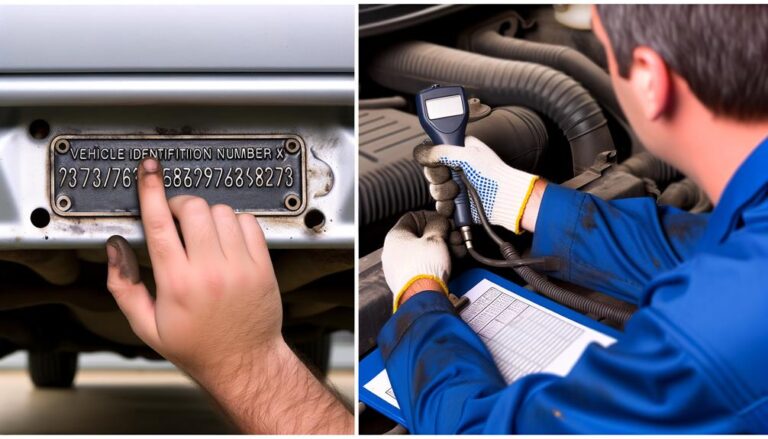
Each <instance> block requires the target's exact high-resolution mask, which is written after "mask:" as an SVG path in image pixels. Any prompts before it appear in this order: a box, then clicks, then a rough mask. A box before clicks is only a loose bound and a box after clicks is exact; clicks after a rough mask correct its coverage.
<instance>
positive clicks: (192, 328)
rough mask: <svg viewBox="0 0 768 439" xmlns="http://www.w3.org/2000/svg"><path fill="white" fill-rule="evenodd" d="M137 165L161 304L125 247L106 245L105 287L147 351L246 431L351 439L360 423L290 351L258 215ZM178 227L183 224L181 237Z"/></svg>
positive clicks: (156, 166)
mask: <svg viewBox="0 0 768 439" xmlns="http://www.w3.org/2000/svg"><path fill="white" fill-rule="evenodd" d="M161 169H162V168H161V166H160V163H159V162H158V161H157V160H156V159H153V158H146V159H144V160H143V161H142V162H141V165H140V166H139V176H138V191H139V203H140V206H141V213H142V215H141V220H142V223H143V225H144V232H145V236H146V239H147V247H148V249H149V256H150V258H151V260H152V270H153V272H154V282H155V285H156V294H155V296H156V297H153V296H152V295H151V294H150V292H149V289H148V288H147V286H146V285H145V284H144V283H143V282H142V281H141V279H140V278H139V266H138V263H137V261H136V255H135V254H134V252H133V250H132V249H131V247H130V246H129V245H128V243H127V242H126V240H125V239H123V238H122V237H119V236H113V237H111V238H109V240H108V241H107V246H106V247H107V256H108V259H109V266H108V278H107V287H108V288H109V291H110V292H112V295H113V296H114V298H115V300H116V301H117V304H118V306H119V307H120V309H121V310H122V311H123V313H124V314H125V315H126V317H127V318H128V322H129V323H130V324H131V328H132V329H133V331H134V332H135V333H136V335H137V336H138V337H139V338H141V339H142V340H143V341H144V342H145V343H147V345H149V346H150V347H151V348H153V349H154V350H155V351H157V352H158V353H160V354H161V355H162V356H163V357H165V358H167V359H168V360H169V361H171V362H173V363H174V364H175V365H176V366H178V367H179V368H180V369H182V370H184V371H185V372H187V373H188V374H189V375H190V376H191V377H192V378H193V379H194V380H195V381H197V382H198V383H199V384H200V385H201V386H202V387H203V388H204V389H205V390H207V391H208V392H209V393H210V394H211V396H213V398H214V399H215V400H216V401H217V402H218V404H219V405H220V406H221V407H222V408H223V409H224V411H225V412H226V413H227V414H228V415H229V416H230V417H231V418H232V419H233V420H234V422H235V423H236V424H237V425H238V426H239V427H240V428H241V429H242V430H243V431H245V432H249V433H269V434H278V433H292V434H352V433H354V417H353V416H352V414H351V412H350V411H349V410H348V409H347V408H346V407H345V406H344V404H342V402H341V401H340V400H339V399H338V398H337V397H336V396H335V395H334V394H333V393H332V392H331V391H330V390H328V389H327V388H326V387H325V386H323V384H322V383H321V382H319V381H318V380H317V379H316V378H315V377H314V375H313V374H312V373H311V372H310V370H309V369H307V367H306V366H305V365H304V364H303V363H302V362H301V361H300V360H299V358H298V357H297V356H296V355H295V354H294V353H293V352H292V351H291V349H290V348H289V347H288V345H287V344H286V342H285V341H284V339H283V336H282V334H281V327H282V321H283V311H282V303H281V300H280V291H279V289H278V285H277V280H276V279H275V274H274V270H273V268H272V261H271V260H270V257H269V251H268V250H267V244H266V241H265V240H264V234H263V233H262V231H261V228H260V227H259V224H258V222H257V221H256V218H255V217H254V216H252V215H247V214H242V215H236V214H235V212H234V211H233V210H232V209H231V208H230V207H229V206H225V205H215V206H211V207H209V206H208V203H206V202H205V200H203V199H202V198H198V197H193V196H188V195H180V196H176V197H173V198H171V199H170V200H166V196H165V189H164V187H163V176H162V172H161ZM174 218H176V219H177V220H178V223H179V226H180V229H181V236H180V235H179V232H178V231H177V228H176V224H175V223H174Z"/></svg>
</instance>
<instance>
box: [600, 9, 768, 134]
mask: <svg viewBox="0 0 768 439" xmlns="http://www.w3.org/2000/svg"><path fill="white" fill-rule="evenodd" d="M597 11H598V14H599V16H600V21H601V22H602V24H603V27H604V28H605V31H606V33H607V34H608V38H609V39H610V41H611V46H612V47H613V52H614V53H615V55H616V61H617V63H618V67H619V73H620V74H621V76H623V77H627V76H628V75H629V68H630V65H631V63H632V52H633V51H634V49H635V48H636V47H638V46H647V47H649V48H651V49H653V50H654V51H656V52H657V53H658V54H659V55H660V56H661V57H662V58H663V59H664V61H665V62H666V63H667V65H669V67H670V68H671V69H672V70H674V71H675V72H676V73H677V74H679V75H680V76H681V77H682V78H684V79H685V80H686V81H687V82H688V85H689V87H690V88H691V91H692V92H693V94H694V95H696V97H697V98H698V99H699V101H701V102H702V103H703V104H704V105H705V106H706V107H707V108H709V109H710V110H711V111H713V112H714V113H715V114H717V115H721V116H727V117H733V118H736V119H741V120H759V119H764V118H766V117H768V5H598V6H597Z"/></svg>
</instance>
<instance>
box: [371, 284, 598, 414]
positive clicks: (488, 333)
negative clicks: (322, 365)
mask: <svg viewBox="0 0 768 439" xmlns="http://www.w3.org/2000/svg"><path fill="white" fill-rule="evenodd" d="M459 315H460V316H461V318H462V320H464V321H465V322H467V324H468V325H469V326H470V327H471V328H472V330H473V331H475V332H476V333H477V334H478V335H479V336H480V338H481V339H482V340H483V343H485V346H486V347H487V348H488V350H489V351H490V352H491V355H492V356H493V361H494V362H495V363H496V367H498V368H499V371H501V375H502V376H503V377H504V381H506V382H507V384H510V383H512V382H513V381H515V380H516V379H518V378H520V377H522V376H525V375H528V374H531V373H536V372H540V371H542V370H544V368H545V367H547V366H548V365H549V364H550V363H552V361H554V360H555V358H557V357H558V356H559V355H560V354H561V353H562V352H563V351H564V350H565V349H566V348H567V347H568V346H569V345H570V344H571V342H573V341H574V340H575V339H576V338H578V337H579V336H580V335H581V334H582V333H583V332H584V330H583V329H582V328H579V327H578V326H575V325H572V324H570V323H568V322H566V321H564V320H562V319H559V318H557V317H555V316H553V315H551V314H547V313H546V312H544V311H542V310H540V309H537V308H534V307H532V306H530V305H528V304H527V303H525V302H523V301H521V300H517V299H514V298H512V297H510V296H509V295H507V294H504V293H502V292H501V291H499V290H497V289H496V288H493V287H491V288H489V289H488V290H487V291H486V292H485V293H483V294H482V295H481V296H480V297H478V298H477V299H475V300H474V301H473V302H472V303H471V304H469V305H468V306H467V307H466V308H464V310H463V311H462V312H461V313H460V314H459ZM385 393H386V394H387V395H389V396H391V397H392V398H393V399H396V398H395V392H394V391H393V390H392V388H391V387H390V388H389V389H387V390H386V392H385Z"/></svg>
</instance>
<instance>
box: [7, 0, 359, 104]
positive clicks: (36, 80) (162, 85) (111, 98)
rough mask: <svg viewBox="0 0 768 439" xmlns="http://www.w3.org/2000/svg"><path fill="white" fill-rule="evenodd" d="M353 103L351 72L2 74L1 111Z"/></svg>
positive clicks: (353, 90)
mask: <svg viewBox="0 0 768 439" xmlns="http://www.w3.org/2000/svg"><path fill="white" fill-rule="evenodd" d="M0 9H1V8H0ZM1 26H2V25H0V29H1V28H2V27H1ZM0 32H2V31H0ZM0 35H2V34H1V33H0ZM0 41H2V38H0ZM326 52H327V51H326ZM0 59H2V52H0ZM354 99H355V80H354V76H353V75H352V74H348V75H347V74H321V75H302V74H286V75H272V74H234V73H233V74H219V75H211V74H178V73H177V74H165V75H149V74H130V75H129V74H100V75H98V74H88V75H0V107H13V106H88V105H106V106H118V105H187V104H194V105H302V106H306V105H353V104H354Z"/></svg>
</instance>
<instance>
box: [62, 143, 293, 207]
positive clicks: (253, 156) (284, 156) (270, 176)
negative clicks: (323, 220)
mask: <svg viewBox="0 0 768 439" xmlns="http://www.w3.org/2000/svg"><path fill="white" fill-rule="evenodd" d="M50 151H51V152H50V164H51V166H50V176H51V178H50V188H51V206H52V207H53V210H54V211H55V212H56V213H57V214H58V215H62V216H138V214H139V203H138V197H137V195H136V168H137V166H138V163H139V160H140V159H141V158H143V157H145V156H150V157H157V158H158V159H159V160H160V162H161V164H162V166H163V172H162V175H163V181H164V183H165V188H166V196H167V197H172V196H175V195H181V194H188V195H196V196H200V197H202V198H204V199H205V200H206V201H208V203H209V204H211V205H213V204H228V205H229V206H231V207H232V208H233V209H235V211H237V212H246V213H254V214H258V215H260V216H268V215H298V214H299V213H301V211H302V210H303V208H304V207H305V205H306V204H305V203H304V200H305V198H306V153H305V151H304V148H303V147H302V142H301V138H300V137H298V136H295V135H280V134H274V135H271V134H267V135H251V136H232V135H230V136H217V135H207V136H196V135H171V136H168V135H165V136H163V135H151V136H147V135H140V136H76V135H75V136H73V135H63V136H58V137H56V138H55V139H53V140H52V141H51V147H50Z"/></svg>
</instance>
